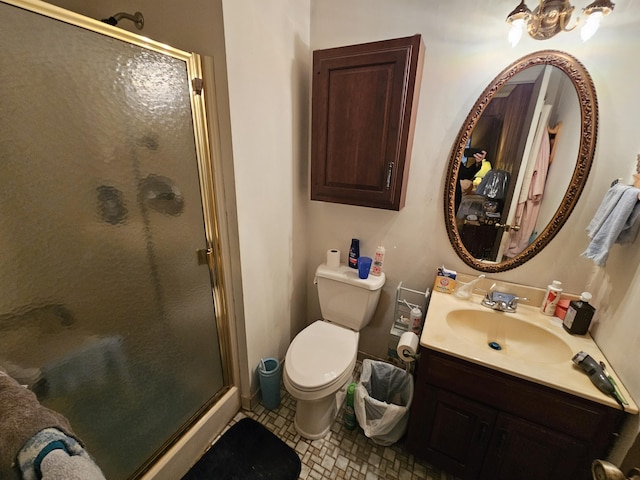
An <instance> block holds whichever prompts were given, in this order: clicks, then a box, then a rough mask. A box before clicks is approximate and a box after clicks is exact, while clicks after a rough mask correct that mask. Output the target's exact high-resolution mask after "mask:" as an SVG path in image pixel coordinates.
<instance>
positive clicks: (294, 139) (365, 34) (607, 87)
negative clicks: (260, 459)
mask: <svg viewBox="0 0 640 480" xmlns="http://www.w3.org/2000/svg"><path fill="white" fill-rule="evenodd" d="M54 3H58V4H63V3H65V4H67V5H68V6H69V7H70V8H71V7H72V5H73V4H76V6H77V8H78V11H81V9H82V8H86V9H91V10H95V9H96V8H97V7H99V6H100V5H108V8H101V9H100V10H101V12H100V14H99V15H100V16H106V15H108V14H113V13H115V12H116V11H120V10H126V11H134V10H136V9H141V10H142V11H143V12H144V13H145V16H146V17H147V27H145V35H149V36H151V37H152V38H154V39H157V40H160V41H166V42H168V43H171V44H173V45H174V46H176V47H178V48H183V49H186V50H195V51H198V52H201V53H205V54H214V55H215V54H217V53H218V51H219V49H220V48H221V47H222V46H223V44H224V42H226V47H227V48H226V59H227V62H228V80H229V96H228V98H229V103H230V115H229V118H230V120H231V123H230V124H231V126H232V133H233V134H232V140H233V161H234V168H235V188H236V191H237V202H238V216H237V218H238V230H239V234H240V243H239V245H240V252H241V260H242V270H241V276H242V283H243V292H242V293H243V294H244V300H243V301H242V302H241V303H242V306H243V307H244V310H245V314H246V321H245V323H244V325H245V330H246V340H247V341H246V349H247V353H246V359H245V362H246V363H245V365H244V375H245V377H247V376H252V374H253V370H254V369H255V365H256V363H257V360H258V359H259V358H260V357H262V356H265V355H272V356H280V357H282V356H283V355H284V353H285V351H286V347H287V344H288V342H289V340H290V338H291V336H292V335H293V334H294V333H295V332H297V331H298V330H300V329H301V328H302V327H303V326H304V324H306V323H307V322H308V321H310V320H313V319H315V318H318V316H319V308H318V305H317V297H316V293H315V289H314V287H313V284H312V280H313V272H314V270H315V267H316V265H317V264H319V263H321V262H322V261H323V259H324V255H325V252H326V250H327V249H328V248H333V247H335V248H339V249H341V250H342V251H343V261H345V260H346V257H345V255H346V251H347V249H348V247H349V241H350V239H351V237H358V238H360V239H361V240H362V247H363V251H364V252H367V253H370V252H373V249H374V248H375V246H376V245H377V244H378V243H382V244H384V245H385V246H386V248H387V256H386V261H385V271H386V273H387V276H388V277H387V284H386V285H385V287H384V292H383V295H382V299H381V304H380V307H379V308H378V312H377V314H376V317H375V318H374V320H373V322H372V323H371V325H370V326H368V327H367V328H366V329H365V330H364V331H363V332H362V335H361V345H360V346H361V350H363V351H365V352H367V353H369V354H372V355H384V352H385V350H386V342H387V335H388V331H389V327H390V324H391V322H392V318H391V317H392V312H393V305H392V301H393V299H394V296H395V288H396V286H397V284H398V282H400V281H402V282H403V283H404V285H405V286H408V287H411V288H415V289H423V288H427V287H430V286H431V284H432V282H433V276H434V271H435V268H436V267H437V266H438V265H442V264H445V265H446V266H448V267H450V268H454V269H457V270H460V271H465V272H469V271H470V270H469V269H468V268H467V267H466V266H465V265H464V264H463V263H462V262H461V261H460V260H459V259H458V258H457V257H456V255H455V253H454V252H453V250H452V249H451V247H450V245H449V242H448V239H447V235H446V232H445V229H444V226H443V219H442V217H443V214H442V210H443V204H442V189H443V183H444V177H445V168H446V163H447V159H448V156H449V153H450V149H451V146H452V144H453V141H454V139H455V136H456V134H457V132H458V129H459V128H460V126H461V124H462V122H463V120H464V118H465V116H466V115H467V113H468V111H469V109H470V107H471V106H472V105H473V103H474V102H475V100H476V99H477V97H478V95H479V94H480V93H481V92H482V90H483V89H484V87H485V86H486V85H487V84H488V83H489V82H490V81H491V79H492V78H493V77H494V76H495V75H496V74H497V73H499V72H500V71H501V70H502V69H503V68H504V67H505V66H506V65H508V64H509V63H511V62H513V61H514V60H516V59H517V58H519V57H521V56H523V55H525V54H527V53H530V52H533V51H536V50H540V49H557V50H563V51H566V52H568V53H570V54H572V55H574V56H575V57H577V58H578V59H579V60H580V61H582V62H583V63H584V65H585V66H586V68H587V69H588V70H589V72H590V73H591V75H592V77H593V80H594V83H595V87H596V90H597V94H598V99H599V107H600V126H599V134H598V147H597V152H596V157H595V161H594V165H593V168H592V171H591V174H590V177H589V180H588V182H587V186H586V190H585V193H584V194H583V195H582V197H581V198H580V201H579V202H578V205H577V208H576V210H575V212H574V213H573V214H572V216H571V218H570V219H569V221H568V223H567V225H566V226H565V227H564V228H563V229H562V231H561V232H560V233H559V235H558V236H557V237H556V238H555V239H554V240H553V241H552V242H551V244H550V245H549V246H548V247H547V248H546V249H545V250H544V251H543V252H542V253H541V254H539V255H538V256H537V257H535V258H534V259H533V260H531V261H530V262H529V263H527V264H526V265H524V266H522V267H519V268H517V269H515V270H512V271H509V272H505V273H503V274H500V275H497V276H498V277H499V278H501V279H504V280H507V281H513V282H518V283H524V284H530V285H535V286H545V285H547V284H548V283H549V282H550V281H551V280H553V279H558V280H562V281H563V282H564V285H565V288H566V290H567V291H570V292H580V291H582V290H585V289H589V290H591V291H592V292H593V293H594V300H595V302H594V303H595V304H596V306H597V307H598V319H599V321H598V324H597V328H596V329H595V336H596V340H597V342H598V343H599V345H600V346H601V348H602V349H603V350H604V352H605V353H606V355H607V356H608V359H609V361H610V363H611V364H612V365H613V366H614V368H615V370H616V371H617V372H618V373H619V374H620V376H621V377H622V379H623V381H624V383H625V385H626V386H627V388H628V389H629V390H630V391H631V392H632V393H633V395H634V397H635V399H636V401H640V376H638V375H637V365H638V363H639V362H638V360H639V357H640V354H639V353H638V352H640V348H639V347H640V322H638V321H637V311H638V310H640V281H638V280H640V279H638V276H639V275H640V271H639V269H638V267H637V265H638V263H639V261H640V249H639V248H637V243H636V244H634V245H632V246H624V247H623V246H615V247H614V248H613V251H612V254H611V256H610V259H609V262H608V264H607V267H606V268H604V269H596V268H595V267H594V266H593V264H592V263H591V262H590V261H588V260H585V259H583V258H581V257H580V256H579V254H580V253H581V252H582V251H583V250H584V249H585V247H586V246H587V243H588V240H587V237H586V234H585V233H584V231H585V228H586V226H587V224H588V222H589V221H590V220H591V218H592V216H593V214H594V213H595V211H596V209H597V207H598V205H599V203H600V200H601V199H602V196H603V195H604V193H605V192H606V190H607V189H608V187H609V185H610V183H611V181H612V180H613V179H614V178H617V177H623V178H624V179H625V181H629V180H630V179H631V177H630V175H631V173H632V172H633V169H634V168H635V158H636V154H637V153H639V152H640V141H639V140H638V138H639V137H638V131H637V119H636V116H637V113H636V112H638V111H640V95H638V94H637V79H638V78H640V64H639V63H638V62H637V61H636V57H637V51H638V48H639V47H640V37H639V36H638V35H637V27H638V23H639V22H640V4H638V3H637V2H618V4H617V5H616V10H615V11H614V13H613V14H612V15H611V16H610V17H608V18H606V19H605V24H604V25H603V28H602V29H601V31H599V32H598V33H597V34H596V35H595V36H594V38H592V39H591V40H590V41H589V42H588V43H587V44H583V43H582V42H581V40H580V38H579V33H578V32H577V31H576V32H572V33H562V34H560V35H558V36H557V37H556V38H553V39H551V40H548V41H544V42H539V41H535V40H532V39H530V38H528V37H525V38H523V40H522V41H521V43H520V45H518V46H517V47H516V48H515V49H512V48H510V47H509V45H508V43H507V41H506V35H507V26H506V24H505V23H504V19H505V17H506V15H507V13H508V12H509V11H510V10H511V9H512V8H513V7H514V6H515V3H517V2H515V1H514V2H513V5H512V4H511V3H510V2H469V1H466V0H449V1H447V2H437V3H436V2H424V1H419V0H393V1H391V0H313V1H311V3H309V1H303V2H300V1H295V0H278V1H272V2H268V3H267V2H260V1H258V0H243V1H238V0H227V1H223V2H222V4H223V7H224V8H223V14H224V38H223V39H222V41H221V40H220V37H221V34H222V25H221V23H220V21H221V19H220V17H219V15H218V14H219V11H216V10H217V9H218V5H219V3H220V2H213V4H210V3H209V2H205V1H203V0H201V1H195V0H191V1H189V2H180V3H179V4H178V2H168V1H164V2H154V1H151V0H132V1H127V2H124V1H123V0H122V1H114V0H108V1H106V0H105V1H104V2H94V3H93V4H86V5H85V2H79V1H78V0H57V2H54ZM574 3H575V4H576V6H577V8H576V11H578V10H579V9H580V8H581V7H583V6H585V5H586V3H588V2H587V0H581V1H578V0H576V1H575V2H574ZM138 5H140V7H138ZM186 5H188V6H189V7H195V8H188V7H187V6H186ZM72 9H73V8H72ZM105 10H106V12H105ZM154 12H155V13H154ZM461 12H464V16H462V15H461ZM88 14H89V13H88ZM99 15H96V14H94V16H96V17H97V16H99ZM154 18H155V20H154ZM414 33H421V34H422V35H423V38H424V42H425V45H426V55H425V66H424V75H423V80H422V85H421V98H420V105H419V109H418V115H417V123H416V136H415V142H414V148H413V159H412V163H411V169H410V177H409V184H408V191H407V201H406V206H405V208H404V209H403V210H402V211H401V212H390V211H382V210H376V209H370V208H363V207H354V206H346V205H334V204H329V203H322V202H311V201H309V200H308V198H309V194H308V155H307V149H308V130H309V120H308V114H309V110H308V109H309V107H308V94H309V87H310V86H309V79H308V72H309V65H310V55H311V50H313V49H318V48H326V47H332V46H338V45H345V44H351V43H359V42H366V41H373V40H381V39H385V38H393V37H399V36H406V35H412V34H414ZM212 43H214V45H212ZM224 80H225V79H220V80H219V81H224ZM225 86H226V85H225ZM228 133H229V135H228V136H227V137H230V136H231V135H230V132H228ZM227 140H229V138H227ZM236 273H237V272H236ZM305 289H306V292H305ZM305 293H306V295H305ZM307 299H308V303H309V307H308V309H307V311H306V314H305V308H306V307H305V302H306V301H307ZM255 380H256V379H255V377H253V378H252V388H251V390H252V391H253V390H255V388H256V384H255ZM244 394H245V395H247V389H246V387H245V389H244ZM629 431H630V436H633V435H635V433H636V432H637V431H638V426H637V423H636V424H635V425H632V426H631V427H630V429H629ZM628 444H629V443H628V442H626V443H625V442H621V444H620V446H619V447H618V448H617V449H616V451H615V452H614V455H613V457H612V459H613V460H614V461H617V460H619V459H621V458H622V456H623V455H624V454H625V452H626V448H627V446H628Z"/></svg>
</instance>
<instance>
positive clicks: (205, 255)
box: [196, 248, 213, 265]
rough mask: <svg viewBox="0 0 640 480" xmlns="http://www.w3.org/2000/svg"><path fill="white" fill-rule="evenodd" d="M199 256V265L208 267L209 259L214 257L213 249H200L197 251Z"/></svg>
mask: <svg viewBox="0 0 640 480" xmlns="http://www.w3.org/2000/svg"><path fill="white" fill-rule="evenodd" d="M196 254H197V255H198V265H208V264H209V259H211V258H212V257H213V248H200V249H198V250H196Z"/></svg>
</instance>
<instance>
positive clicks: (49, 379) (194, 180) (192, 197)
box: [0, 3, 225, 479]
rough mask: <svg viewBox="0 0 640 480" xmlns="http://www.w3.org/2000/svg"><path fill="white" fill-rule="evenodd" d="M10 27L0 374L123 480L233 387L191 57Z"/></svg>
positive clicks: (50, 26) (3, 92)
mask: <svg viewBox="0 0 640 480" xmlns="http://www.w3.org/2000/svg"><path fill="white" fill-rule="evenodd" d="M0 29H1V30H2V32H3V33H2V36H1V38H0V109H1V111H2V115H1V116H0V165H2V167H3V173H2V176H1V177H0V184H1V186H0V222H1V224H0V251H2V255H1V256H0V366H3V367H4V368H6V369H7V370H9V372H10V373H11V374H12V375H13V376H15V377H16V378H18V379H19V380H20V381H22V382H23V383H26V384H28V385H29V386H30V387H31V388H32V389H33V390H34V391H35V392H36V393H37V394H38V396H39V399H40V400H41V402H42V403H43V404H45V405H47V406H49V407H51V408H54V409H56V410H58V411H60V412H61V413H62V414H64V415H65V416H66V417H67V418H68V419H69V420H70V422H71V424H72V426H73V427H74V429H75V431H76V433H77V434H78V435H79V436H80V437H81V438H82V439H83V440H84V441H85V442H86V444H87V448H88V450H89V451H90V452H91V453H92V454H93V455H94V456H95V457H96V459H97V461H98V463H99V465H100V466H101V467H102V469H103V471H104V472H105V474H106V476H107V477H108V478H112V479H118V478H129V477H131V476H133V475H134V474H135V472H136V471H138V470H139V469H140V468H141V467H142V466H143V465H144V464H146V463H147V462H148V461H149V459H151V458H152V457H153V456H154V455H155V454H156V453H157V452H158V451H159V450H160V449H161V447H163V445H165V444H166V443H167V442H168V441H169V440H170V439H171V438H172V437H173V436H174V434H175V433H176V432H178V431H180V430H181V429H182V428H183V426H184V425H186V424H187V423H188V422H189V421H190V420H191V419H192V418H193V417H194V416H195V415H196V414H197V413H198V411H199V410H201V409H202V408H203V406H205V405H206V404H208V403H209V402H210V401H211V400H212V399H213V398H214V397H215V396H216V395H217V394H219V393H220V392H221V391H222V390H223V388H224V385H225V381H224V378H223V368H222V358H221V353H220V348H219V334H218V331H217V326H216V312H215V308H214V304H213V295H212V284H211V280H212V277H211V272H210V270H209V269H208V268H207V265H206V264H204V265H202V264H201V262H199V261H198V256H197V251H198V250H200V249H204V248H206V247H208V246H209V245H211V239H208V238H207V234H206V229H205V221H210V220H211V219H209V218H205V214H204V211H203V208H202V195H201V191H200V173H199V168H198V167H199V164H198V162H199V160H200V161H205V160H206V159H202V158H200V159H199V158H198V152H199V150H198V145H197V143H196V135H195V132H194V126H193V109H192V103H191V92H190V72H189V61H190V57H189V56H188V55H187V54H183V53H182V52H178V51H175V52H174V51H172V50H170V51H169V54H164V53H160V52H158V51H157V50H154V49H153V48H145V47H144V46H141V45H138V44H134V43H130V42H127V41H124V40H123V39H118V38H111V37H109V36H107V35H104V34H99V33H95V32H92V31H90V30H87V29H85V28H81V27H78V26H73V25H69V24H67V23H65V22H61V21H58V20H52V19H50V18H48V17H45V16H43V15H39V14H36V13H32V12H30V11H27V10H24V9H20V8H17V7H14V6H11V5H8V4H6V3H0Z"/></svg>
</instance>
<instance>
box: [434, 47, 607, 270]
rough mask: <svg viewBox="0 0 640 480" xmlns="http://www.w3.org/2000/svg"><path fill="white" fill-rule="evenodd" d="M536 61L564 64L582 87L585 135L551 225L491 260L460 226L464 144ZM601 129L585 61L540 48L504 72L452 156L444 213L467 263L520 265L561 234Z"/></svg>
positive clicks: (475, 111)
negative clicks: (468, 242)
mask: <svg viewBox="0 0 640 480" xmlns="http://www.w3.org/2000/svg"><path fill="white" fill-rule="evenodd" d="M536 65H551V66H553V67H556V68H558V69H560V70H561V71H563V72H564V73H565V74H566V75H567V76H568V77H569V79H570V80H571V83H572V84H573V85H574V87H575V89H576V93H577V95H578V103H579V105H580V117H581V124H580V135H581V138H580V145H579V148H578V158H577V159H576V165H575V168H574V170H573V175H572V178H571V181H570V182H569V186H568V188H567V190H566V192H565V194H564V197H563V199H562V201H561V202H560V205H559V207H558V209H557V210H556V213H555V215H554V216H553V218H552V219H551V221H550V222H549V224H548V225H547V226H546V228H545V229H544V230H543V231H542V232H541V233H540V234H539V235H538V236H537V238H536V239H535V240H534V241H533V242H532V243H531V244H530V245H529V246H528V247H527V248H525V249H524V250H523V251H522V252H520V253H519V254H518V255H516V256H515V257H513V258H508V259H505V260H503V261H498V262H489V261H483V260H479V259H477V258H475V257H474V256H473V255H471V254H470V253H469V251H468V250H467V249H466V248H465V246H464V244H463V243H462V239H461V236H460V232H459V231H458V228H457V225H456V212H455V190H456V181H457V178H458V172H459V169H460V163H461V160H462V158H463V156H464V149H465V146H466V145H467V142H468V140H469V138H470V136H471V133H472V132H473V129H474V128H475V126H476V124H477V123H478V120H479V119H480V117H481V116H482V114H483V112H484V111H485V109H486V107H487V105H488V104H489V102H491V100H492V99H493V98H494V96H495V95H496V94H497V92H498V91H499V90H500V89H501V88H502V86H503V85H504V84H505V83H507V82H508V81H509V80H510V79H511V78H512V77H514V76H515V75H517V74H518V73H520V72H522V71H523V70H525V69H527V68H530V67H534V66H536ZM597 129H598V100H597V97H596V91H595V88H594V85H593V81H592V79H591V76H590V75H589V72H588V71H587V70H586V68H585V67H584V66H583V65H582V63H580V61H578V60H577V59H576V58H574V57H572V56H571V55H569V54H567V53H564V52H560V51H555V50H544V51H540V52H535V53H532V54H529V55H527V56H525V57H522V58H521V59H519V60H517V61H516V62H514V63H512V64H511V65H509V66H508V67H507V68H505V69H504V70H503V71H502V72H500V74H498V76H497V77H496V78H495V79H494V80H493V81H492V82H491V83H490V84H489V86H488V87H487V88H486V89H485V90H484V92H482V94H481V95H480V97H479V98H478V100H477V101H476V103H475V104H474V106H473V108H472V109H471V111H470V112H469V114H468V115H467V118H466V120H465V121H464V123H463V125H462V127H461V128H460V131H459V133H458V136H457V137H456V140H455V143H454V145H453V149H452V152H451V156H450V158H449V166H448V167H447V176H446V183H445V190H444V217H445V224H446V228H447V234H448V236H449V241H450V242H451V245H452V246H453V248H454V250H455V251H456V253H457V254H458V256H459V257H460V258H461V259H462V260H463V261H464V262H465V263H466V264H467V265H469V266H470V267H472V268H474V269H476V270H480V271H482V272H490V273H494V272H503V271H505V270H510V269H512V268H515V267H518V266H520V265H522V264H523V263H525V262H526V261H528V260H530V259H531V258H533V257H534V256H535V255H537V254H538V253H539V252H540V251H542V249H543V248H544V247H545V246H547V244H548V243H549V242H550V241H551V240H552V239H553V237H555V235H556V234H557V233H558V232H559V231H560V229H561V228H562V226H563V225H564V223H565V222H566V220H567V219H568V218H569V215H570V214H571V212H572V211H573V209H574V208H575V206H576V203H577V202H578V199H579V197H580V194H581V193H582V190H583V188H584V185H585V183H586V180H587V176H588V174H589V170H590V169H591V163H592V161H593V155H594V151H595V146H596V137H597ZM567 161H568V160H567Z"/></svg>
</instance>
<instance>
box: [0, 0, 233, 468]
mask: <svg viewBox="0 0 640 480" xmlns="http://www.w3.org/2000/svg"><path fill="white" fill-rule="evenodd" d="M0 2H1V3H5V4H8V5H13V6H15V7H18V8H22V9H24V10H28V11H31V12H34V13H36V14H40V15H43V16H47V17H50V18H53V19H55V20H60V21H62V22H65V23H68V24H71V25H75V26H77V27H80V28H84V29H86V30H90V31H93V32H96V33H100V34H103V35H106V36H109V37H111V38H115V39H117V40H121V41H124V42H127V43H130V44H133V45H136V46H139V47H142V48H146V49H148V50H152V51H155V52H159V53H162V54H165V55H168V56H171V57H173V58H176V59H178V60H183V61H184V62H185V63H186V66H187V74H188V77H189V93H190V99H191V112H192V117H193V128H194V136H195V147H196V157H197V161H198V170H199V182H200V193H201V200H202V208H203V214H204V226H205V235H206V245H205V251H206V252H207V254H206V259H207V262H206V263H207V265H208V268H209V273H210V277H211V285H212V293H213V301H214V312H215V317H216V318H215V321H216V326H217V329H218V342H219V347H220V355H221V360H222V375H223V388H222V389H221V390H220V391H219V392H217V393H216V395H215V396H214V397H213V398H211V399H210V400H209V401H208V402H207V403H206V404H205V405H203V406H202V407H201V408H200V410H199V411H198V412H196V413H195V414H194V415H193V417H192V418H191V419H189V420H188V421H187V423H186V424H185V425H183V426H182V428H181V429H179V431H178V432H176V433H175V435H174V436H173V437H172V438H171V439H169V440H168V441H167V443H166V444H165V445H163V446H162V447H161V448H160V451H158V452H156V455H154V456H153V457H152V458H150V459H149V460H148V462H147V463H146V464H145V465H142V466H141V467H140V469H138V471H136V473H135V474H134V478H137V477H139V476H140V475H141V474H142V473H144V472H145V471H146V470H148V468H149V467H150V465H151V464H152V463H153V462H154V461H155V459H156V458H158V455H161V454H162V452H163V451H165V450H166V449H167V448H168V447H170V446H171V445H172V444H173V443H174V442H175V441H176V440H177V438H179V437H180V436H181V435H182V434H183V433H184V431H186V429H188V428H189V427H190V426H191V425H192V424H193V423H194V422H195V421H196V420H197V419H198V418H199V417H200V416H201V415H202V414H203V413H204V412H205V411H206V410H208V408H210V407H211V406H212V405H213V404H215V403H216V402H217V400H218V399H219V398H220V397H221V396H223V395H224V394H225V392H227V391H228V390H229V388H230V387H231V386H232V385H233V372H232V365H233V362H232V360H233V359H232V348H231V329H230V326H229V318H228V310H227V304H226V297H225V284H224V271H223V262H222V249H221V245H220V229H219V224H218V218H219V217H218V210H217V205H216V201H215V191H214V177H213V162H212V160H213V159H212V154H213V153H214V151H213V150H212V149H211V145H210V141H209V136H208V128H207V127H208V125H207V115H206V109H205V99H204V91H203V90H200V89H199V90H198V92H196V91H195V90H194V80H195V79H202V73H203V68H202V63H201V57H200V55H198V54H196V53H189V52H185V51H183V50H179V49H177V48H174V47H171V46H169V45H165V44H163V43H160V42H157V41H155V40H151V39H150V38H147V37H144V36H142V35H139V34H136V33H132V32H129V31H127V30H123V29H121V28H118V27H115V26H111V25H108V24H106V23H104V22H101V21H99V20H95V19H92V18H89V17H85V16H84V15H80V14H78V13H75V12H71V11H69V10H65V9H63V8H61V7H58V6H55V5H51V4H48V3H45V2H41V1H39V0H0ZM195 83H197V84H200V83H201V82H195ZM205 88H206V86H205ZM193 255H194V257H196V256H197V255H198V252H195V251H194V252H193Z"/></svg>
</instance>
